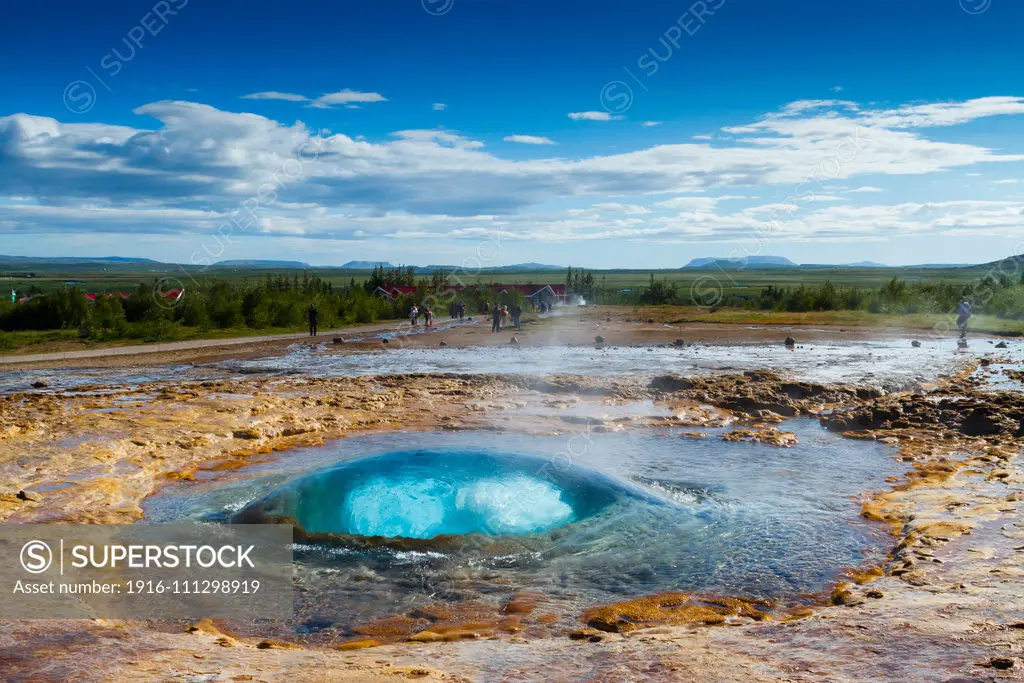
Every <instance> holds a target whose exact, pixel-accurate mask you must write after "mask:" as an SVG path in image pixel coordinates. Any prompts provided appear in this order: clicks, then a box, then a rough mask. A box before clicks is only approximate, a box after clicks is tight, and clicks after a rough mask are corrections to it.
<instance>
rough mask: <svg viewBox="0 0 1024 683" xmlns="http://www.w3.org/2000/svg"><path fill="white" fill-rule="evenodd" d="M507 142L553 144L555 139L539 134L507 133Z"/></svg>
mask: <svg viewBox="0 0 1024 683" xmlns="http://www.w3.org/2000/svg"><path fill="white" fill-rule="evenodd" d="M504 140H505V142H518V143H519V144H522V145H553V144H555V141H554V140H552V139H551V138H545V137H541V136H539V135H506V136H505V138H504Z"/></svg>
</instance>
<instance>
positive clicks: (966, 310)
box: [956, 297, 973, 339]
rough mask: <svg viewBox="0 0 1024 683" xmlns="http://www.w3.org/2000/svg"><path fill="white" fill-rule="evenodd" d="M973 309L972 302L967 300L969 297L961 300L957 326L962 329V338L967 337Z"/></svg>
mask: <svg viewBox="0 0 1024 683" xmlns="http://www.w3.org/2000/svg"><path fill="white" fill-rule="evenodd" d="M972 314H973V311H972V310H971V304H970V302H968V301H967V297H964V298H963V299H961V300H960V306H959V307H958V308H957V311H956V326H957V327H958V328H959V329H960V338H961V339H966V338H967V322H968V321H969V320H970V319H971V315H972Z"/></svg>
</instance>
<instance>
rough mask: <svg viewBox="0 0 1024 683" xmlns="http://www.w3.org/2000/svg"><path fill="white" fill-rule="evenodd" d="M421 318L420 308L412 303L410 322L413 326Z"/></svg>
mask: <svg viewBox="0 0 1024 683" xmlns="http://www.w3.org/2000/svg"><path fill="white" fill-rule="evenodd" d="M419 318H420V309H418V308H416V304H413V305H412V308H410V309H409V324H410V325H412V326H413V327H415V326H416V321H417V320H419Z"/></svg>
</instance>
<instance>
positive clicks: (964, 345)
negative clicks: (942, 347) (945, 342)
mask: <svg viewBox="0 0 1024 683" xmlns="http://www.w3.org/2000/svg"><path fill="white" fill-rule="evenodd" d="M956 347H957V348H958V349H966V348H967V340H966V339H958V340H957V342H956Z"/></svg>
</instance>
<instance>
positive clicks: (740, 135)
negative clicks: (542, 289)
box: [0, 91, 1024, 241]
mask: <svg viewBox="0 0 1024 683" xmlns="http://www.w3.org/2000/svg"><path fill="white" fill-rule="evenodd" d="M341 92H342V93H346V92H347V93H348V94H347V95H344V96H339V97H337V98H335V99H334V100H332V101H334V102H337V103H342V102H346V101H347V102H348V103H354V102H359V101H364V102H369V101H377V100H375V99H373V98H370V99H366V98H365V97H363V98H362V99H360V97H361V96H367V97H368V96H369V94H367V93H362V94H356V93H355V91H341ZM257 94H260V93H254V94H253V95H257ZM263 94H266V93H263ZM274 94H275V95H282V94H287V93H274ZM335 95H338V93H335ZM357 95H359V96H357ZM257 99H275V98H270V97H261V98H257ZM277 99H280V98H277ZM135 113H136V114H138V115H139V116H140V127H138V128H136V127H130V126H123V125H107V124H99V123H65V122H61V121H58V120H56V119H53V118H49V117H43V116H32V115H29V114H14V115H12V116H7V117H2V118H0V196H3V197H6V198H7V199H6V203H3V204H0V232H7V233H21V234H29V235H31V234H44V233H45V234H51V233H54V232H64V233H76V232H77V233H81V232H84V231H94V232H98V231H107V232H119V233H134V234H146V233H155V234H175V233H200V234H211V233H214V232H215V231H218V230H222V229H224V226H228V229H229V230H241V229H244V230H245V231H246V232H247V234H261V235H293V236H306V237H324V238H332V239H364V238H368V237H401V236H420V237H430V238H434V237H446V238H452V239H470V238H472V239H475V238H478V237H481V236H486V235H488V234H489V233H490V232H491V231H493V230H495V229H498V228H500V229H501V230H502V234H507V235H509V236H510V238H512V239H533V240H538V241H541V240H589V239H602V238H607V237H628V238H632V239H651V240H668V241H675V240H687V239H698V238H706V237H709V236H713V237H715V238H716V239H743V238H744V236H746V235H750V234H751V231H753V230H755V229H757V228H758V226H763V225H766V224H767V225H772V226H775V227H773V230H774V233H773V235H774V236H775V237H778V238H779V239H839V238H842V239H846V238H851V237H853V236H862V237H865V238H871V239H876V238H884V237H885V236H887V235H890V234H901V231H903V232H905V233H906V234H914V233H918V232H921V233H925V232H946V233H950V234H959V233H962V232H970V233H972V234H975V233H976V234H1010V233H1011V231H1012V230H1016V231H1018V233H1019V229H1020V228H1019V226H1020V224H1021V222H1022V221H1021V218H1022V214H1021V210H1022V206H1021V204H1019V203H1013V202H966V201H965V202H944V203H936V204H906V203H905V204H896V205H878V206H854V205H841V206H829V207H825V208H821V207H819V206H815V207H813V208H812V206H811V205H810V197H813V196H814V195H817V199H818V200H819V201H829V202H834V203H838V202H841V201H842V199H841V198H840V197H838V196H837V195H838V194H839V193H840V189H839V188H832V189H833V190H834V191H835V194H829V193H828V191H827V190H823V189H822V187H821V185H825V186H826V187H827V183H829V182H835V181H842V180H847V179H851V178H856V177H858V176H870V177H871V179H872V181H875V180H876V179H879V178H882V177H884V176H886V175H911V174H917V175H920V174H928V173H936V172H941V171H945V170H949V169H954V168H961V167H970V166H972V165H975V164H982V163H999V162H1007V161H1021V160H1024V156H1021V155H1015V154H1009V153H1001V152H999V151H996V150H993V149H989V148H986V147H981V146H977V145H973V144H967V143H956V142H951V141H950V139H951V138H952V137H953V136H952V134H950V133H944V134H943V136H942V140H941V141H937V140H932V139H929V138H928V137H926V134H925V133H926V132H927V128H929V127H933V126H950V125H954V123H953V122H954V121H961V122H965V121H968V120H976V119H978V118H982V117H986V116H1000V115H1013V114H1016V113H1024V101H1021V100H1017V99H1015V98H982V99H981V100H969V101H967V102H961V103H947V104H942V105H914V106H911V107H898V108H894V109H871V110H866V109H862V108H861V107H860V106H859V105H856V104H854V103H849V102H842V101H836V100H819V101H805V102H798V103H793V104H791V105H787V106H786V107H784V108H783V109H782V110H780V111H779V112H774V113H772V114H768V115H766V116H764V117H761V118H760V119H758V120H757V121H755V122H753V123H751V124H748V125H744V126H733V127H730V128H728V129H726V131H727V132H728V133H730V135H731V136H732V138H733V139H732V140H730V141H729V142H728V144H726V143H725V142H723V143H722V144H720V145H716V146H715V147H710V146H708V145H706V144H699V143H693V142H682V143H676V144H662V145H655V146H652V147H648V148H644V149H636V150H632V151H627V152H623V153H616V154H607V155H594V156H583V157H579V158H559V157H547V158H540V159H525V160H523V159H519V160H516V159H507V158H503V157H501V156H499V155H498V154H497V153H494V152H492V151H489V150H488V149H486V148H485V146H484V145H483V143H482V142H480V141H479V140H477V139H475V138H474V137H473V136H472V135H470V134H467V133H464V132H456V131H449V130H419V129H413V130H404V131H398V132H396V133H394V134H393V135H392V136H390V137H388V138H384V139H378V140H368V139H363V138H361V137H359V136H352V137H350V136H348V135H344V134H331V135H326V134H325V135H323V136H321V135H318V133H317V132H316V131H314V130H311V129H309V128H308V127H307V126H306V125H305V124H303V123H294V124H283V123H280V122H277V121H274V120H272V119H269V118H267V117H263V116H259V115H256V114H252V113H236V112H228V111H223V110H219V109H216V108H214V107H211V106H209V105H204V104H198V103H195V102H179V101H160V102H154V103H151V104H147V105H144V106H142V107H139V108H138V109H136V110H135ZM605 116H608V117H609V119H610V115H608V114H605ZM142 117H148V118H147V119H144V123H143V119H142ZM609 119H603V120H609ZM154 122H155V125H154ZM144 126H145V127H144ZM512 137H521V136H509V138H512ZM522 137H532V136H522ZM538 139H541V138H538ZM514 141H515V142H523V140H514ZM530 144H536V143H530ZM815 178H816V179H817V180H815ZM819 181H820V182H819ZM879 182H880V181H879ZM804 184H806V187H808V188H811V189H812V190H813V193H812V194H811V195H808V194H807V193H806V192H803V193H801V192H800V191H799V190H797V189H795V188H799V187H801V185H804ZM751 187H762V188H776V189H773V190H769V192H771V193H775V194H777V195H778V196H780V197H782V196H785V194H786V193H792V195H793V197H795V199H794V198H790V199H787V200H783V201H780V202H775V203H773V204H765V205H762V206H757V207H747V208H742V209H738V210H732V211H724V210H722V209H723V202H724V201H725V200H727V199H729V200H735V201H741V200H744V201H745V200H749V198H740V197H736V196H735V195H729V194H725V193H727V192H730V191H732V192H735V191H736V190H735V189H734V188H751ZM880 189H881V188H875V187H869V186H863V187H857V188H856V189H854V190H850V191H849V192H852V193H865V194H867V193H870V192H875V191H878V190H880ZM741 191H742V190H741ZM713 194H714V195H718V196H712V195H713ZM744 194H746V193H744ZM699 195H705V196H699ZM637 197H651V199H650V200H649V202H645V201H641V200H637V199H635V198H637ZM624 198H628V199H624ZM801 198H803V200H802V201H801ZM566 202H573V203H575V204H576V205H577V206H580V205H582V206H587V207H588V208H582V209H581V208H572V209H562V210H560V211H552V210H550V206H552V205H559V204H564V203H566ZM729 206H733V204H729ZM779 216H782V218H781V219H780V218H779Z"/></svg>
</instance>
